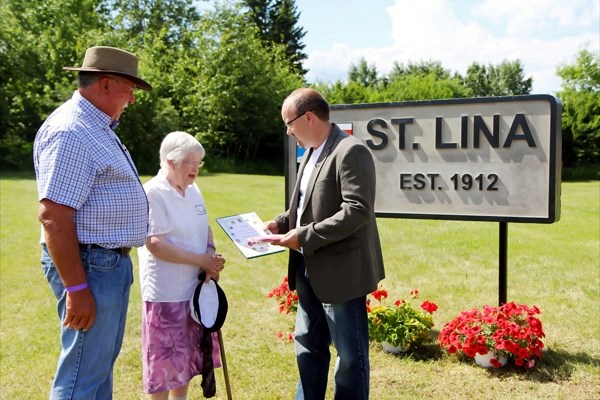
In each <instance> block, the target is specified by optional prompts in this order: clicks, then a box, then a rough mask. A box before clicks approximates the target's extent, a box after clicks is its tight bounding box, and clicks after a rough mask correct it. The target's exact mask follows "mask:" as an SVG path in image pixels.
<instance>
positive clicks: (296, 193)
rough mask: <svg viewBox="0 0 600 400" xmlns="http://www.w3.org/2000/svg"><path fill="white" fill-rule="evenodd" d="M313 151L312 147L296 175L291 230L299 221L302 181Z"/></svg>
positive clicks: (291, 210)
mask: <svg viewBox="0 0 600 400" xmlns="http://www.w3.org/2000/svg"><path fill="white" fill-rule="evenodd" d="M313 150H314V149H313V148H312V147H311V148H310V149H309V150H308V152H307V153H306V154H305V156H304V159H303V160H302V164H300V170H299V171H298V174H297V175H296V185H295V186H294V192H293V193H292V198H291V200H290V229H292V228H295V227H296V220H297V219H298V215H297V214H298V201H299V198H298V197H299V196H300V180H301V179H302V174H303V173H304V167H305V166H306V164H307V163H308V160H309V159H310V156H311V154H312V153H313Z"/></svg>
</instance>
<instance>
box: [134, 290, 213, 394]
mask: <svg viewBox="0 0 600 400" xmlns="http://www.w3.org/2000/svg"><path fill="white" fill-rule="evenodd" d="M201 333H202V327H201V326H200V325H199V324H198V323H196V322H195V321H194V320H193V319H192V317H191V316H190V304H189V302H188V301H182V302H175V303H154V302H149V301H145V302H143V304H142V372H143V384H144V393H158V392H163V391H165V390H171V389H176V388H178V387H181V386H183V385H185V384H186V383H188V382H189V381H190V380H191V379H192V378H193V377H194V376H196V375H200V374H202V351H201V350H200V335H201ZM212 342H213V353H212V356H213V363H214V367H215V368H217V367H220V366H221V359H220V357H219V340H218V337H217V334H216V333H213V334H212Z"/></svg>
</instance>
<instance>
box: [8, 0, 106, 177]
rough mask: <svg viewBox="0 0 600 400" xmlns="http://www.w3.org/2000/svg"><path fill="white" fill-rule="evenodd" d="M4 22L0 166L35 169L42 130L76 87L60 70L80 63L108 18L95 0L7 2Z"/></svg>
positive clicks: (67, 75) (100, 33) (72, 80)
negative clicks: (33, 157) (37, 137)
mask: <svg viewBox="0 0 600 400" xmlns="http://www.w3.org/2000/svg"><path fill="white" fill-rule="evenodd" d="M67 11H68V12H67ZM0 18H1V20H2V24H0V166H1V167H3V168H26V167H28V168H31V166H32V160H31V148H32V142H33V139H34V137H35V134H36V132H37V130H38V128H39V127H40V125H41V124H42V122H43V120H44V119H45V118H46V117H47V116H48V114H49V113H50V112H51V111H52V110H53V109H54V108H55V107H56V106H57V105H58V104H60V103H61V102H63V101H64V100H66V99H67V98H68V97H69V96H70V95H71V93H72V91H73V90H74V89H75V84H74V81H75V80H74V78H73V75H72V73H68V72H64V71H63V70H62V67H63V66H65V65H68V64H70V63H71V62H75V60H77V62H80V60H79V58H80V57H81V54H83V52H84V51H85V48H86V45H87V43H89V41H90V40H91V39H92V38H95V37H102V35H103V31H104V29H105V22H106V19H105V17H104V15H103V9H102V7H101V6H100V3H99V1H96V0H52V1H41V0H36V1H29V2H22V1H20V0H3V1H2V2H0Z"/></svg>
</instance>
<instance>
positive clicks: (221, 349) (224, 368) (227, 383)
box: [217, 329, 233, 400]
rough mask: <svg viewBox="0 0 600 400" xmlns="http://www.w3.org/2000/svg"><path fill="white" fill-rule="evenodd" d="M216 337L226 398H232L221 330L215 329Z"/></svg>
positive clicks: (230, 399) (228, 399) (229, 399)
mask: <svg viewBox="0 0 600 400" xmlns="http://www.w3.org/2000/svg"><path fill="white" fill-rule="evenodd" d="M217 337H218V338H219V350H220V352H221V361H222V363H223V375H224V378H225V389H226V390H227V400H232V399H233V397H232V396H231V384H230V383H229V372H228V371H227V360H226V359H225V347H224V346H223V335H222V334H221V330H220V329H219V330H218V331H217Z"/></svg>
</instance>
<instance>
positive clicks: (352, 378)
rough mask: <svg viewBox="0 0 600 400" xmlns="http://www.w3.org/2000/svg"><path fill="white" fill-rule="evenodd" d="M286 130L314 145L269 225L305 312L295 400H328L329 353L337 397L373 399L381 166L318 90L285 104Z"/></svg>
mask: <svg viewBox="0 0 600 400" xmlns="http://www.w3.org/2000/svg"><path fill="white" fill-rule="evenodd" d="M281 116H282V118H283V121H284V123H285V125H286V127H287V134H288V135H291V136H294V137H295V138H296V140H297V141H298V143H299V145H300V146H302V147H304V148H305V149H307V152H306V156H305V159H304V161H303V162H302V165H301V166H300V171H299V173H298V179H297V182H296V187H295V189H294V192H293V194H292V198H291V202H290V208H289V210H287V211H286V212H284V213H282V214H280V215H278V216H277V217H275V218H274V219H273V220H272V221H269V222H267V223H266V227H267V228H268V229H270V230H271V232H273V233H278V234H283V237H281V238H280V239H279V240H277V241H275V242H274V243H273V244H277V245H280V246H285V247H288V248H290V249H291V250H290V258H289V265H288V281H289V285H290V288H291V289H296V290H297V292H298V298H299V307H298V312H297V320H296V332H295V349H296V357H297V362H298V369H299V373H300V381H299V383H298V388H297V391H296V399H323V398H324V397H325V392H326V388H327V375H328V371H329V362H330V352H329V345H330V344H331V342H332V341H333V344H334V346H335V349H336V351H337V359H336V364H335V378H334V396H335V398H336V399H367V398H368V397H369V369H370V367H369V337H368V324H367V311H366V304H365V301H366V295H367V294H369V293H370V292H372V291H373V290H375V289H376V288H377V285H378V283H379V281H380V280H381V279H383V278H384V277H385V273H384V269H383V256H382V253H381V246H380V242H379V234H378V231H377V223H376V220H375V213H374V203H375V180H376V174H375V165H374V163H373V158H372V156H371V153H370V152H369V150H368V149H367V147H366V146H365V145H364V144H363V143H362V142H361V141H360V140H358V139H356V138H355V137H353V136H351V135H348V134H347V133H345V132H343V131H342V130H341V129H340V128H339V127H338V126H337V125H335V124H333V123H330V122H329V104H328V103H327V101H326V100H325V99H324V98H323V96H322V95H321V94H320V93H318V92H317V91H315V90H313V89H307V88H304V89H297V90H295V91H294V92H292V93H291V94H290V95H289V96H288V97H287V98H286V100H285V101H284V103H283V106H282V109H281Z"/></svg>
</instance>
